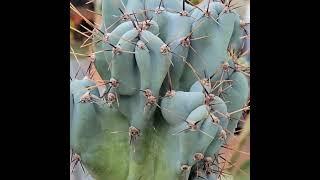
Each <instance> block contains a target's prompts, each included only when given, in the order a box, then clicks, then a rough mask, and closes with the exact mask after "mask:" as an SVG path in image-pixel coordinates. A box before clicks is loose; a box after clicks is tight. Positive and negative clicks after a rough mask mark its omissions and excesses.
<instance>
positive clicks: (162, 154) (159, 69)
mask: <svg viewBox="0 0 320 180" xmlns="http://www.w3.org/2000/svg"><path fill="white" fill-rule="evenodd" d="M236 6H237V5H232V3H231V5H230V2H229V1H223V2H220V1H217V2H216V1H212V0H211V1H209V0H204V1H203V2H202V3H200V4H198V5H196V6H195V5H191V4H187V3H186V2H185V1H184V0H122V1H121V0H103V1H102V15H103V24H102V25H101V27H99V30H98V31H95V32H96V33H95V35H94V41H96V42H98V43H96V44H95V52H96V53H94V55H91V56H88V57H89V59H91V63H92V66H94V67H95V70H96V71H97V73H98V74H99V75H100V76H101V78H102V79H103V80H104V82H103V83H101V82H96V81H94V80H91V79H90V78H85V79H82V80H77V79H75V80H72V81H71V84H70V108H71V111H70V112H71V116H70V125H71V129H70V138H71V139H70V142H71V144H70V148H71V149H72V151H73V152H74V154H75V155H76V156H77V159H78V160H79V161H80V160H81V163H82V165H83V166H84V167H85V168H86V169H87V170H88V172H89V173H90V175H91V176H93V177H94V178H95V179H97V180H107V179H110V180H194V179H208V180H209V179H210V180H214V179H218V177H219V176H220V173H221V172H220V169H219V168H218V167H217V155H218V152H219V150H220V149H221V146H223V145H226V143H227V141H228V138H230V137H231V136H232V135H233V133H234V131H235V128H236V126H237V123H238V121H239V119H240V118H241V115H242V111H243V110H247V109H248V108H249V107H248V106H246V103H247V101H248V98H249V83H248V82H249V81H248V79H249V73H248V68H244V67H243V66H242V65H240V63H239V61H240V59H241V56H242V54H244V52H245V49H243V47H244V46H243V41H244V39H243V38H241V37H243V36H244V31H243V28H242V24H243V23H240V17H239V15H238V14H237V13H236V12H235V11H234V9H233V7H236ZM97 28H98V27H97ZM99 40H100V41H99ZM231 52H232V53H231ZM231 55H232V56H231ZM92 59H94V60H92ZM98 86H103V87H104V89H105V92H104V93H103V94H100V92H99V91H98V89H97V87H98Z"/></svg>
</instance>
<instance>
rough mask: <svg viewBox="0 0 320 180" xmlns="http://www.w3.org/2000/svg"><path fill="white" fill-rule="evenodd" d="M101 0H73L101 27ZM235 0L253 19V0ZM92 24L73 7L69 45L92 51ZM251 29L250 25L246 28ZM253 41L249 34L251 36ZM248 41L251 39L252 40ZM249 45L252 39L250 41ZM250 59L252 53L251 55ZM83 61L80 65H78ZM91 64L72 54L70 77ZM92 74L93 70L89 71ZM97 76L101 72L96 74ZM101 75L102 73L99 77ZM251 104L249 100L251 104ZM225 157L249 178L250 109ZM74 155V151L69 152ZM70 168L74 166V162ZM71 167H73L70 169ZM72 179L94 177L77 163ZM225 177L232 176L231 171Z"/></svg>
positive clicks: (239, 179)
mask: <svg viewBox="0 0 320 180" xmlns="http://www.w3.org/2000/svg"><path fill="white" fill-rule="evenodd" d="M101 1H102V0H70V2H71V3H72V4H73V5H74V6H75V7H76V8H77V10H78V11H79V12H80V13H81V15H83V16H84V17H85V18H86V19H87V20H89V21H90V22H91V23H93V24H96V25H97V26H98V27H100V26H99V25H100V24H101V20H102V17H101ZM191 2H192V3H194V4H197V3H200V2H201V0H191ZM232 3H238V4H239V5H241V7H240V8H238V9H236V11H237V12H238V13H239V15H240V16H241V19H242V20H244V21H245V22H250V0H233V2H232ZM92 30H93V28H92V27H91V26H90V25H89V24H88V23H87V22H86V21H85V20H84V19H83V18H82V17H81V16H79V15H78V14H77V13H75V12H74V11H73V10H71V9H70V46H71V47H70V49H72V50H73V51H74V52H76V53H79V54H89V53H90V52H92V51H93V47H92V46H85V47H82V46H83V44H84V42H85V43H86V44H90V42H91V40H87V39H88V37H89V36H90V35H91V32H90V31H92ZM247 30H248V32H249V33H250V26H249V28H248V29H247ZM248 41H249V42H250V38H249V40H248ZM249 42H248V43H249ZM249 46H250V43H249ZM248 58H249V61H250V56H249V57H248ZM79 65H80V67H79ZM88 66H89V61H88V58H87V57H85V58H84V57H82V56H77V59H76V58H75V56H74V55H72V54H70V78H71V79H82V78H83V77H84V75H85V73H83V72H82V73H79V71H80V69H84V70H86V69H87V68H88ZM89 74H90V73H89ZM97 76H98V75H97ZM97 78H99V77H97ZM249 105H250V104H249ZM220 153H222V154H223V157H224V158H225V162H224V163H221V168H223V169H225V172H227V173H228V174H232V176H233V178H232V179H233V180H248V179H250V176H249V174H250V114H249V111H247V112H244V113H243V119H242V120H241V121H240V122H239V128H237V129H236V134H235V136H234V137H233V138H231V139H230V141H229V143H228V148H222V150H221V152H220ZM70 156H71V153H70ZM70 168H71V169H72V168H73V165H72V164H71V166H70ZM71 169H70V171H71ZM70 179H71V180H93V178H92V177H91V176H90V175H89V174H87V173H84V172H83V170H82V167H81V166H80V164H79V163H78V164H77V165H76V166H75V169H74V172H73V173H70ZM222 179H230V178H228V175H227V176H225V177H222Z"/></svg>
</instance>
